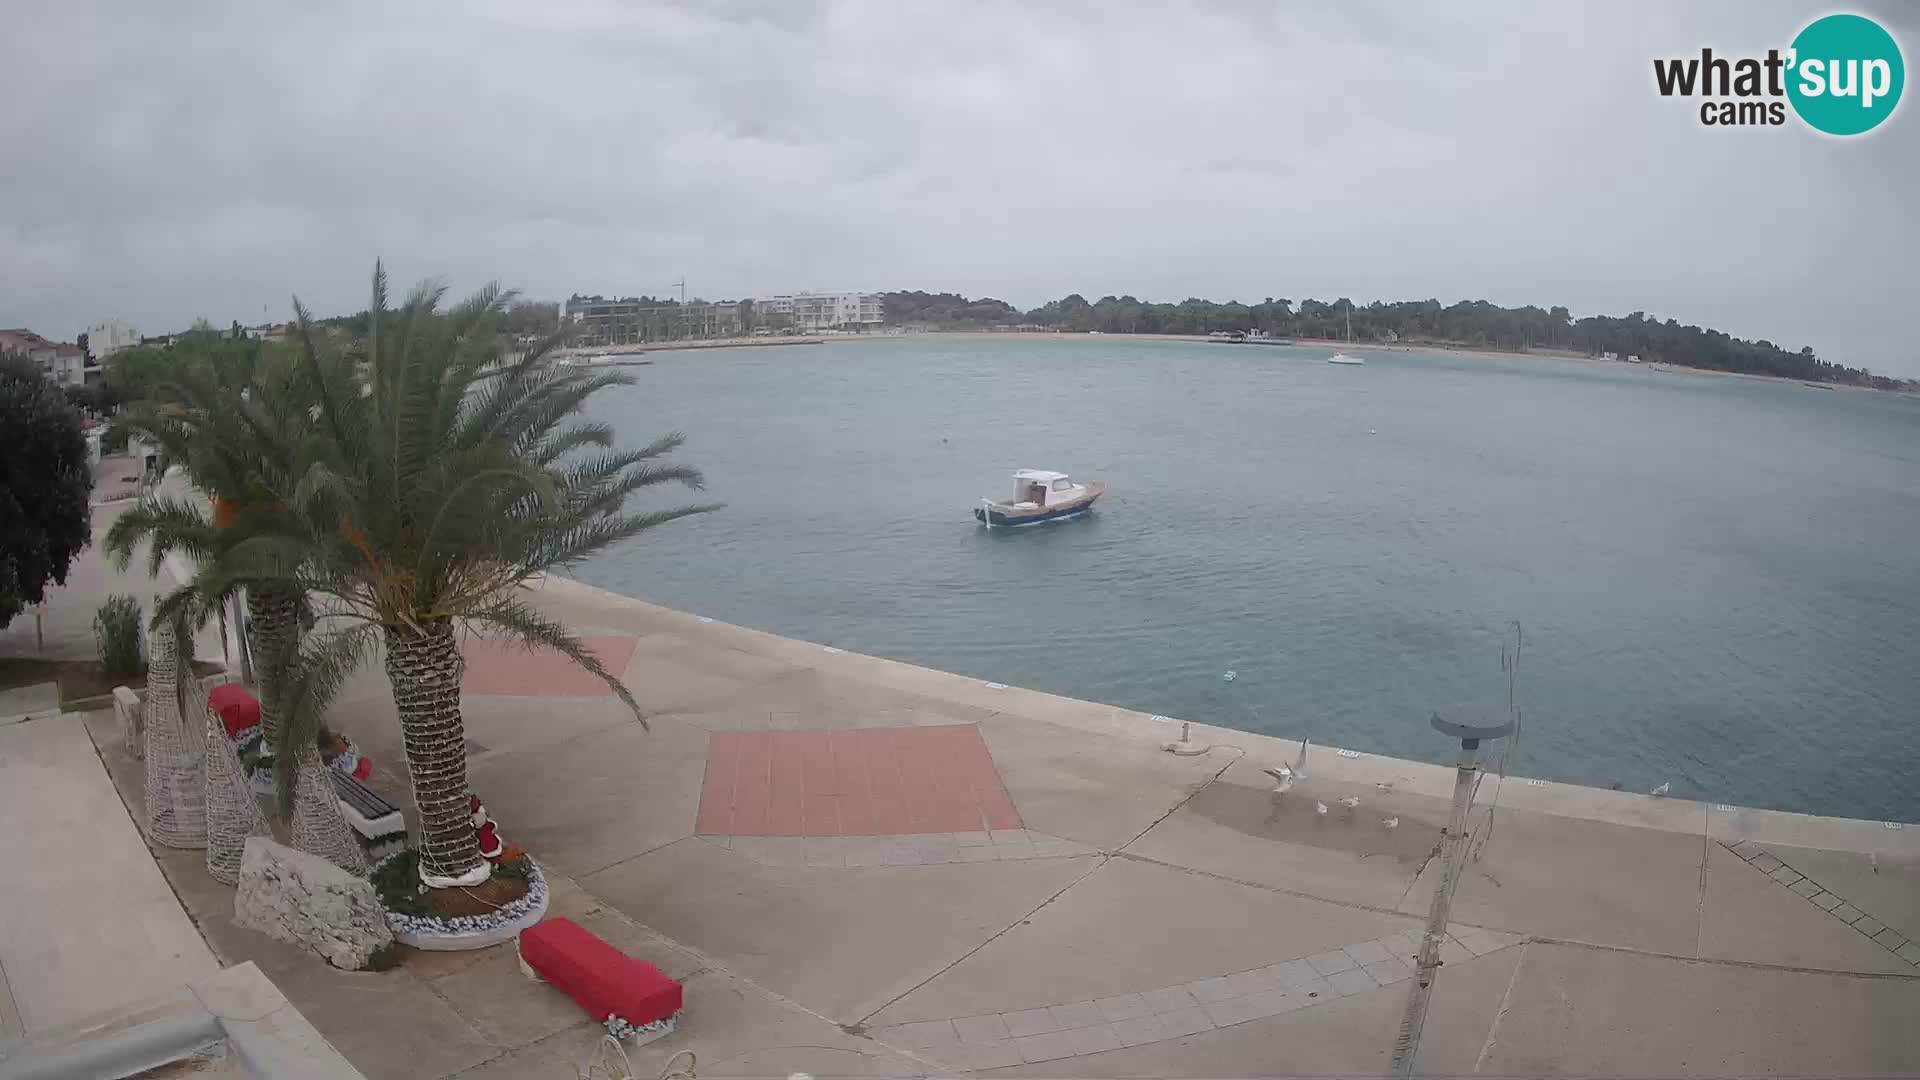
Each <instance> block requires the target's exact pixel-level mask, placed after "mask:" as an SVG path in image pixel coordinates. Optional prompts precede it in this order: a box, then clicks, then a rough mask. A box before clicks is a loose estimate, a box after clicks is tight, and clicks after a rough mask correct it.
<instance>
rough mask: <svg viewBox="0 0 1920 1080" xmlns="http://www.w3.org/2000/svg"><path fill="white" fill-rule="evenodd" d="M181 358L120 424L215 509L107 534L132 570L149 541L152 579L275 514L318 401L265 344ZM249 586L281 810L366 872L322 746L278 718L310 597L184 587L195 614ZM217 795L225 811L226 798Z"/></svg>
mask: <svg viewBox="0 0 1920 1080" xmlns="http://www.w3.org/2000/svg"><path fill="white" fill-rule="evenodd" d="M175 352H176V353H177V356H176V357H175V362H174V363H173V364H171V365H169V367H168V371H167V376H166V378H164V379H162V380H158V381H156V382H155V383H154V385H152V386H151V387H149V388H148V390H147V396H146V397H145V398H144V399H142V400H140V401H137V402H135V403H133V404H131V405H129V406H128V407H127V408H126V409H125V410H123V412H122V414H121V417H120V419H119V421H118V422H119V423H121V424H124V425H126V426H127V427H128V428H129V429H130V430H132V431H134V432H135V433H137V434H139V435H141V436H142V437H143V438H145V439H148V440H150V441H151V442H153V443H154V444H156V445H157V446H159V447H160V451H161V455H162V458H163V460H164V461H165V462H166V463H168V464H179V465H181V466H183V467H184V468H185V469H186V471H187V474H188V476H190V477H191V478H192V479H193V482H194V486H195V487H197V488H198V489H199V490H200V491H201V492H203V493H204V494H206V495H207V496H208V497H209V498H210V499H211V500H212V501H213V514H212V517H211V518H209V517H208V516H207V514H206V513H205V512H204V511H202V509H201V508H200V507H199V505H197V504H196V503H194V502H192V501H190V500H186V499H172V498H158V499H154V500H152V501H150V502H148V503H145V504H143V505H141V506H139V507H136V508H134V509H131V510H128V511H126V512H124V513H122V514H121V515H120V517H119V518H118V519H116V520H115V521H114V524H113V527H112V528H111V529H109V530H108V532H107V540H106V547H107V551H108V552H109V553H110V554H111V555H112V556H113V558H114V560H115V561H116V562H117V563H118V565H119V566H120V567H121V568H123V569H124V568H125V567H126V565H127V563H128V561H129V560H130V559H131V558H132V556H133V552H134V550H135V549H136V548H137V547H138V546H139V545H140V544H141V543H142V542H145V543H146V544H147V545H148V573H149V574H154V573H157V572H158V571H159V568H160V565H161V563H162V562H163V561H164V560H165V558H166V556H167V553H168V552H170V551H174V550H179V551H181V552H183V553H185V554H188V555H191V556H194V557H195V558H197V559H199V560H201V562H202V563H203V564H204V563H206V562H207V561H208V560H209V559H211V558H212V556H213V553H214V552H216V551H218V550H220V549H222V548H225V547H229V546H231V545H232V544H235V543H238V542H239V541H240V540H242V539H244V538H245V537H246V536H248V535H250V530H249V529H248V528H245V527H242V526H243V525H244V524H245V523H246V522H247V521H249V520H251V519H254V518H260V517H271V516H274V515H276V514H278V513H279V512H280V507H281V504H282V502H283V500H282V498H281V496H280V495H279V494H278V493H279V492H280V491H284V490H285V489H286V488H287V487H288V486H289V485H290V483H291V481H290V476H291V469H292V467H293V461H294V455H295V453H296V449H297V447H298V445H299V433H300V432H301V431H302V430H304V428H305V426H306V425H307V424H309V423H310V419H311V417H310V413H309V410H310V406H311V402H312V400H313V398H312V395H311V393H310V392H309V391H308V387H307V384H306V382H305V378H304V376H303V374H302V370H303V369H302V368H301V367H300V366H299V365H298V364H297V363H296V362H295V360H296V358H295V357H293V356H291V355H290V354H285V353H281V352H277V351H273V350H269V349H266V348H263V347H262V345H261V344H260V343H259V342H254V341H246V340H226V339H221V338H219V337H218V336H217V335H215V334H214V333H212V332H210V331H200V332H196V333H194V334H192V335H190V336H189V338H188V339H187V340H186V341H185V342H182V343H180V344H178V345H176V346H175ZM241 588H244V591H245V595H246V605H247V615H248V622H249V623H250V624H251V628H252V634H251V638H252V642H251V652H252V655H253V656H254V657H255V659H256V661H257V663H256V664H255V665H254V666H255V677H256V680H257V682H258V684H259V690H260V723H261V729H262V732H261V734H262V738H263V740H264V741H263V745H265V746H267V747H269V748H271V749H272V751H273V752H274V757H275V760H276V761H279V760H286V761H287V762H288V763H289V768H288V769H286V770H280V771H279V774H280V775H281V776H282V777H284V782H283V786H285V787H287V788H288V790H286V791H285V792H283V793H282V797H281V811H282V812H283V813H291V814H292V816H293V836H294V839H295V843H296V844H297V845H299V846H300V847H302V848H303V849H305V850H307V851H311V852H313V853H314V854H317V855H322V856H324V857H326V858H328V859H331V860H333V861H334V862H336V863H338V864H340V865H341V866H344V867H346V868H348V869H355V870H358V869H363V868H364V865H365V863H364V859H363V858H362V856H361V853H360V850H359V846H358V844H357V843H356V842H355V841H354V840H353V838H352V834H351V833H350V832H349V831H348V827H347V823H346V820H345V819H344V818H342V817H341V816H340V809H339V806H338V805H337V804H336V803H335V801H334V798H333V786H332V781H331V779H330V778H328V776H327V775H326V773H325V772H324V765H323V763H322V762H321V760H320V753H319V750H318V747H317V745H316V743H315V740H313V739H308V740H307V741H306V742H305V743H300V742H291V741H288V740H285V739H283V738H282V737H281V736H282V732H281V730H280V728H281V724H280V721H279V714H280V709H281V702H282V701H283V700H284V699H285V697H286V695H285V694H284V693H283V692H282V690H281V688H280V687H279V686H277V685H276V682H275V677H274V675H275V672H276V671H277V670H279V668H280V667H282V666H284V664H285V663H286V658H287V657H290V656H291V655H292V654H293V652H294V651H295V649H296V648H297V647H298V642H299V634H300V623H301V619H302V617H303V615H304V614H305V612H306V603H307V601H306V595H305V593H303V592H301V591H300V590H299V588H298V587H297V586H291V585H289V584H287V583H285V582H282V581H279V580H277V579H273V578H263V579H259V580H252V581H238V582H230V583H228V585H227V591H226V592H220V593H215V592H213V591H210V590H209V589H208V588H207V587H206V583H205V582H195V583H193V584H192V586H191V587H190V588H189V590H188V592H190V593H191V594H193V595H194V597H195V600H194V608H195V613H194V616H193V617H194V618H195V619H198V618H201V617H204V613H205V612H207V611H212V610H217V609H218V608H219V606H220V604H221V603H222V602H224V600H225V599H226V596H227V595H228V593H230V592H232V591H238V590H239V589H241ZM183 600H184V598H183ZM169 610H170V611H171V612H172V613H173V615H174V617H176V618H180V617H183V616H184V615H185V609H184V608H182V607H181V606H180V605H175V606H174V607H172V608H169ZM158 619H159V613H158V612H156V614H155V620H156V622H157V621H158ZM223 737H224V736H223ZM309 789H310V790H309ZM216 795H217V796H220V798H221V803H222V805H223V806H224V805H226V802H227V800H225V798H224V793H218V792H216Z"/></svg>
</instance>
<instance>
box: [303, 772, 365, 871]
mask: <svg viewBox="0 0 1920 1080" xmlns="http://www.w3.org/2000/svg"><path fill="white" fill-rule="evenodd" d="M298 761H299V763H298V765H297V766H296V768H297V769H298V772H297V773H296V774H295V776H294V780H293V827H292V833H293V846H294V847H297V848H299V849H300V850H301V851H307V852H311V853H313V854H315V855H318V856H320V857H321V858H323V859H325V860H327V861H328V862H330V863H332V864H333V865H335V866H337V867H339V868H340V869H342V870H345V871H347V872H348V873H352V874H360V875H362V876H364V875H365V874H366V872H367V855H366V852H364V851H361V850H360V844H359V841H357V840H355V839H354V838H353V830H352V829H351V828H349V827H348V826H347V819H346V818H344V817H341V816H340V797H339V796H338V795H336V794H334V791H333V777H332V776H330V775H328V773H329V772H330V770H329V769H328V768H327V766H326V765H325V763H323V762H322V761H321V760H320V751H319V750H318V749H316V748H315V747H313V746H312V745H308V746H305V747H302V748H301V750H300V756H299V759H298Z"/></svg>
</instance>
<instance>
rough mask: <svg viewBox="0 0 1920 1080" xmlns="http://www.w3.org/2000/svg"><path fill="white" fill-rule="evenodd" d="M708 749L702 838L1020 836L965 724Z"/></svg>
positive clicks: (789, 736)
mask: <svg viewBox="0 0 1920 1080" xmlns="http://www.w3.org/2000/svg"><path fill="white" fill-rule="evenodd" d="M709 746H710V747H711V750H710V752H709V757H708V761H707V772H706V780H705V782H704V783H703V786H702V790H701V796H700V814H699V825H698V830H699V831H700V832H701V833H703V834H708V835H734V836H872V835H885V834H894V833H928V832H977V831H979V830H981V829H983V828H988V829H1018V828H1020V827H1021V824H1020V815H1019V813H1018V812H1017V811H1016V810H1015V808H1014V806H1013V801H1012V800H1011V799H1010V798H1008V796H1007V789H1006V785H1005V784H1004V783H1002V782H1001V779H1000V773H999V770H997V769H995V768H994V765H993V757H992V755H991V754H989V753H988V752H987V748H986V744H985V743H983V742H982V741H981V739H980V733H979V731H978V729H976V728H975V727H974V726H973V725H971V724H962V725H945V726H939V727H910V728H866V729H861V730H855V731H833V732H827V731H753V732H729V733H719V734H715V735H714V736H713V737H712V739H711V741H710V743H709ZM723 830H724V831H723Z"/></svg>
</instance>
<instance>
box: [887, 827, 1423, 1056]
mask: <svg viewBox="0 0 1920 1080" xmlns="http://www.w3.org/2000/svg"><path fill="white" fill-rule="evenodd" d="M988 865H993V864H988ZM1413 922H1414V920H1412V919H1403V918H1400V917H1397V916H1392V915H1383V914H1379V913H1375V912H1369V911H1362V910H1359V909H1357V908H1351V907H1344V906H1340V905H1336V904H1327V903H1322V902H1320V901H1316V900H1308V899H1304V898H1301V897H1295V896H1286V895H1283V894H1280V893H1275V892H1271V891H1269V890H1266V889H1259V888H1255V887H1253V886H1249V885H1241V884H1236V883H1234V882H1230V881H1222V880H1220V879H1219V878H1215V877H1210V876H1207V875H1204V874H1195V873H1191V872H1188V871H1185V870H1180V869H1177V868H1173V867H1167V866H1161V865H1158V864H1155V863H1147V862H1141V861H1138V860H1133V859H1126V858H1120V859H1114V860H1112V861H1110V862H1108V863H1107V864H1106V865H1105V866H1103V867H1101V868H1100V869H1099V870H1097V871H1095V872H1094V873H1093V874H1091V875H1089V876H1088V877H1087V878H1086V879H1085V880H1083V881H1081V882H1079V883H1078V884H1076V885H1074V887H1073V888H1071V889H1069V890H1068V891H1067V892H1066V893H1065V894H1064V895H1062V896H1061V897H1060V898H1059V899H1057V900H1055V901H1053V902H1052V903H1050V904H1048V905H1047V906H1046V907H1045V908H1043V909H1041V910H1040V911H1038V912H1035V913H1034V914H1033V915H1032V917H1031V918H1029V919H1028V920H1027V921H1026V922H1025V923H1024V924H1023V925H1021V926H1019V927H1017V928H1015V929H1014V930H1012V931H1011V932H1009V933H1007V934H1006V935H1004V936H1003V937H1001V938H999V939H997V940H995V941H993V942H991V943H990V944H988V945H987V946H986V947H984V948H982V949H981V950H980V951H979V952H977V953H974V954H973V955H972V956H969V957H967V958H966V959H965V960H963V961H961V962H960V963H958V964H956V965H954V966H953V967H952V968H951V969H950V970H947V971H945V972H942V973H941V974H940V975H939V976H938V977H937V978H934V979H932V980H931V981H929V982H928V983H927V984H926V985H925V986H922V987H920V988H919V989H917V990H915V991H914V992H913V993H911V994H909V995H907V996H906V997H905V998H903V999H901V1000H900V1001H899V1002H897V1003H895V1004H893V1005H891V1006H889V1007H888V1008H886V1009H884V1010H882V1011H881V1012H880V1013H879V1014H878V1015H876V1016H875V1017H874V1022H875V1023H879V1024H893V1023H907V1022H911V1021H915V1020H933V1019H940V1018H944V1017H953V1016H972V1015H979V1014H984V1013H990V1012H1005V1011H1010V1010H1016V1009H1028V1008H1038V1007H1042V1006H1046V1005H1057V1004H1060V1003H1063V1002H1076V1001H1094V1000H1097V999H1099V998H1104V997H1108V996H1110V995H1113V994H1116V993H1134V992H1141V991H1147V990H1156V989H1161V988H1166V987H1171V986H1175V985H1176V984H1180V983H1183V982H1185V983H1188V984H1189V985H1188V987H1187V992H1188V994H1189V995H1190V996H1192V998H1193V1004H1199V1005H1204V1004H1206V1003H1207V1001H1208V999H1207V998H1206V997H1204V996H1201V995H1203V994H1206V993H1207V992H1208V991H1207V990H1206V989H1204V988H1198V989H1197V988H1196V986H1195V985H1194V984H1196V983H1199V982H1204V981H1207V980H1215V981H1217V982H1218V983H1219V984H1220V994H1219V995H1217V996H1219V997H1231V996H1234V995H1235V993H1237V991H1236V990H1234V988H1233V987H1232V985H1231V983H1230V981H1229V980H1228V979H1226V978H1223V977H1222V976H1225V975H1227V974H1229V973H1234V972H1241V971H1246V970H1248V969H1251V968H1255V967H1259V966H1261V965H1263V964H1267V963H1278V962H1280V961H1283V960H1288V959H1292V958H1294V957H1299V956H1305V955H1307V954H1310V953H1314V952H1318V951H1321V950H1326V949H1333V950H1337V949H1339V947H1340V946H1341V945H1343V944H1345V943H1348V942H1354V941H1362V940H1366V939H1369V938H1375V937H1380V936H1383V935H1386V934H1390V933H1394V932H1396V931H1399V930H1401V929H1404V928H1405V927H1408V926H1411V925H1413ZM1156 1011H1157V1010H1156Z"/></svg>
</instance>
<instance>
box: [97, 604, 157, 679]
mask: <svg viewBox="0 0 1920 1080" xmlns="http://www.w3.org/2000/svg"><path fill="white" fill-rule="evenodd" d="M140 636H141V635H140V601H138V600H135V599H134V598H133V597H131V596H121V595H119V594H115V595H113V596H109V597H107V602H106V603H104V604H101V605H100V610H98V611H96V612H94V615H93V640H94V644H96V645H97V646H99V649H100V667H101V669H102V670H104V671H105V672H106V673H107V674H108V675H110V676H112V677H114V678H116V679H124V678H131V677H132V676H134V675H138V674H139V673H140V668H141V667H142V662H143V661H144V660H145V658H146V652H145V650H144V649H142V648H141V641H140Z"/></svg>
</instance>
